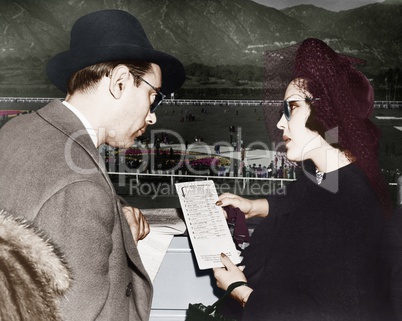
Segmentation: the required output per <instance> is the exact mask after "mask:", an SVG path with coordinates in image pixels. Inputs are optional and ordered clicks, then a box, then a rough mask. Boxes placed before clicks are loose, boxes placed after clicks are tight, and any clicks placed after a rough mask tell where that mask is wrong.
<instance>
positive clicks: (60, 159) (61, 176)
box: [0, 10, 185, 321]
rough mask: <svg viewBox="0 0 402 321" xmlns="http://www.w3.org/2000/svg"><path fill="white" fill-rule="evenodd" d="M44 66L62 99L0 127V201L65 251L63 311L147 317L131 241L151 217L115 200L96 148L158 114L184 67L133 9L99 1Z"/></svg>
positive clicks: (124, 139)
mask: <svg viewBox="0 0 402 321" xmlns="http://www.w3.org/2000/svg"><path fill="white" fill-rule="evenodd" d="M47 75H48V78H49V79H50V81H51V82H52V83H53V84H54V85H55V86H56V87H58V88H59V89H60V90H62V91H64V92H66V93H67V96H66V99H65V101H64V102H63V103H62V102H60V101H59V100H54V101H52V102H51V103H49V104H48V105H47V106H45V107H43V108H42V109H40V110H38V111H37V112H36V113H32V114H30V115H24V116H19V117H17V118H16V119H14V120H12V121H9V122H8V123H7V124H6V125H5V126H4V127H3V128H2V129H1V130H0V148H1V151H2V152H1V155H0V168H1V170H2V174H1V175H0V200H1V201H0V203H1V206H2V208H4V209H5V210H8V211H9V212H11V213H19V214H22V215H23V216H24V217H25V218H26V219H28V220H31V221H33V223H34V224H35V225H37V226H39V227H40V228H41V229H43V230H44V231H45V232H46V233H47V234H48V235H49V237H50V238H51V239H52V240H53V241H54V242H55V243H56V244H57V245H58V246H59V247H60V250H61V251H62V252H63V253H64V254H65V258H66V260H67V262H68V264H69V267H70V268H71V270H72V275H73V279H74V280H73V285H72V288H71V290H70V291H69V292H68V293H67V294H66V296H65V299H64V300H63V301H62V302H61V311H62V317H63V320H85V321H90V320H108V321H110V320H119V321H120V320H136V321H137V320H148V318H149V314H150V308H151V298H152V285H151V282H150V279H149V277H148V275H147V273H146V271H145V269H144V267H143V265H142V263H141V259H140V257H139V254H138V250H137V244H136V243H137V241H138V240H140V239H142V238H143V237H145V236H146V235H147V233H148V232H149V227H148V225H147V223H146V221H145V219H144V218H143V216H142V214H141V213H140V211H139V210H138V209H136V208H132V207H129V206H123V205H122V203H121V201H120V199H119V197H118V196H117V195H116V192H115V190H114V188H113V185H112V183H111V181H110V179H109V177H108V175H107V173H106V170H105V166H104V164H103V162H102V160H101V157H100V154H99V152H98V150H97V148H98V147H99V146H100V145H101V144H108V145H110V146H112V147H129V146H131V145H132V144H133V143H134V139H135V137H138V136H140V135H142V134H143V133H144V132H145V129H146V128H147V126H148V125H152V124H154V123H155V122H156V116H155V114H154V111H155V108H156V107H157V105H158V104H159V103H160V102H161V100H162V99H163V94H162V93H164V94H166V95H168V94H170V93H172V92H173V91H174V90H176V89H178V88H179V87H180V86H181V85H182V84H183V82H184V79H185V72H184V67H183V65H182V64H181V63H180V62H179V61H178V60H177V59H176V58H174V57H172V56H170V55H168V54H166V53H163V52H160V51H156V50H154V49H153V47H152V45H151V44H150V43H149V40H148V39H147V36H146V35H145V32H144V30H143V28H142V26H141V25H140V23H139V22H138V21H137V19H136V18H135V17H133V16H132V15H130V14H128V13H127V12H124V11H120V10H104V11H98V12H94V13H91V14H88V15H86V16H84V17H82V18H80V19H78V20H77V21H76V23H75V24H74V26H73V28H72V31H71V42H70V50H68V51H66V52H63V53H60V54H58V55H56V56H55V57H53V58H52V59H51V60H50V61H49V62H48V65H47ZM130 230H131V232H130Z"/></svg>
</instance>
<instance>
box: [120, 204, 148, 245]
mask: <svg viewBox="0 0 402 321" xmlns="http://www.w3.org/2000/svg"><path fill="white" fill-rule="evenodd" d="M123 213H124V216H125V217H126V220H127V222H128V225H129V226H130V230H131V233H132V234H133V239H134V243H135V244H138V241H139V240H142V239H144V238H145V237H146V236H147V235H148V234H149V231H150V229H149V224H148V222H147V220H146V219H145V217H144V215H143V214H142V213H141V211H140V210H139V209H138V208H135V207H131V206H124V207H123Z"/></svg>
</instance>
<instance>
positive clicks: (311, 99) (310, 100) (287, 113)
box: [282, 97, 320, 121]
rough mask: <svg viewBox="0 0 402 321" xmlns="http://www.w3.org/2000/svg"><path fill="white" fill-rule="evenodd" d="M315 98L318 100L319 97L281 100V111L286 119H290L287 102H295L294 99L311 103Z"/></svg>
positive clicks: (290, 111)
mask: <svg viewBox="0 0 402 321" xmlns="http://www.w3.org/2000/svg"><path fill="white" fill-rule="evenodd" d="M316 100H320V98H313V97H306V98H294V99H292V98H290V99H285V100H284V101H283V110H282V113H283V114H284V115H285V118H286V120H287V121H290V116H291V113H292V110H291V109H290V105H289V103H291V102H296V101H305V102H306V103H307V104H310V103H312V102H313V101H316Z"/></svg>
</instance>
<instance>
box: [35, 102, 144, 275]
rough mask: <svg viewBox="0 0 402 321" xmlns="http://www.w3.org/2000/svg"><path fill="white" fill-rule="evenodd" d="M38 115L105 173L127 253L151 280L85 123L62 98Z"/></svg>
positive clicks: (42, 109) (39, 111)
mask: <svg viewBox="0 0 402 321" xmlns="http://www.w3.org/2000/svg"><path fill="white" fill-rule="evenodd" d="M37 113H38V115H39V116H40V117H42V118H43V119H44V120H45V121H46V122H48V123H49V124H50V125H51V126H53V127H55V128H56V129H57V130H59V131H61V132H63V133H64V134H65V135H66V136H67V137H69V138H70V139H72V140H73V141H74V142H76V143H77V144H79V145H80V146H81V147H82V148H83V150H85V152H86V153H87V154H88V155H89V156H90V157H91V158H92V160H93V161H94V163H95V164H96V166H97V168H98V169H99V172H100V173H101V174H102V175H103V177H104V178H105V180H106V183H107V184H108V185H109V187H110V189H111V191H112V193H113V195H114V196H115V199H116V210H117V213H118V214H119V219H120V225H121V229H122V236H123V241H124V247H125V249H126V253H127V255H128V257H129V258H130V259H131V261H132V262H133V263H134V264H135V265H136V266H137V267H139V268H140V269H139V271H138V272H141V273H142V274H143V275H144V277H145V278H146V279H148V280H149V282H151V281H150V279H149V276H148V274H147V273H146V271H145V268H144V266H143V264H142V261H141V258H140V255H139V252H138V249H137V247H136V246H135V243H134V240H133V237H132V234H131V231H130V227H129V225H128V223H127V220H126V218H125V217H124V213H123V211H122V208H121V204H120V201H119V198H118V196H117V194H116V191H115V189H114V186H113V184H112V182H111V180H110V177H109V175H108V174H107V171H106V167H105V164H104V162H103V160H102V158H101V155H100V154H99V151H98V150H97V148H96V147H95V146H94V144H93V142H92V139H91V137H90V136H89V134H88V132H87V131H86V129H85V127H84V125H83V124H82V122H81V121H80V120H79V118H78V117H77V116H76V115H75V114H74V113H73V112H72V111H71V110H69V109H68V108H67V107H65V106H64V105H63V104H62V102H61V101H60V100H57V99H56V100H53V101H52V102H50V103H49V104H48V105H46V106H45V107H43V108H41V109H39V110H38V111H37Z"/></svg>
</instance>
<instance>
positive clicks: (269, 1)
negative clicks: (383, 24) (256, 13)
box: [253, 0, 383, 11]
mask: <svg viewBox="0 0 402 321" xmlns="http://www.w3.org/2000/svg"><path fill="white" fill-rule="evenodd" d="M253 1H254V2H258V3H261V4H264V5H266V6H268V7H273V8H276V9H283V8H287V7H293V6H297V5H299V4H313V5H315V6H316V7H320V8H324V9H327V10H330V11H341V10H349V9H352V8H356V7H361V6H364V5H367V4H370V3H375V2H383V0H253Z"/></svg>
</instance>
